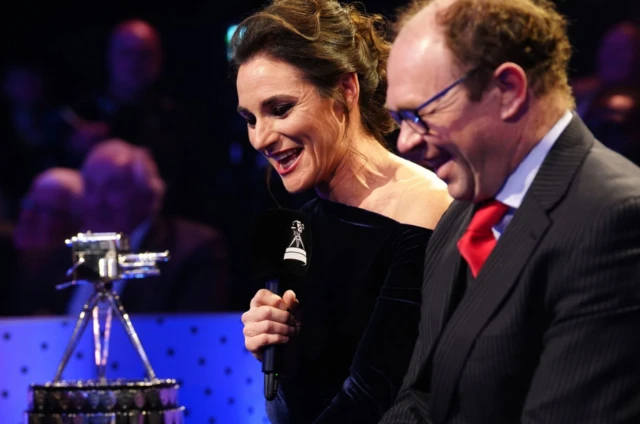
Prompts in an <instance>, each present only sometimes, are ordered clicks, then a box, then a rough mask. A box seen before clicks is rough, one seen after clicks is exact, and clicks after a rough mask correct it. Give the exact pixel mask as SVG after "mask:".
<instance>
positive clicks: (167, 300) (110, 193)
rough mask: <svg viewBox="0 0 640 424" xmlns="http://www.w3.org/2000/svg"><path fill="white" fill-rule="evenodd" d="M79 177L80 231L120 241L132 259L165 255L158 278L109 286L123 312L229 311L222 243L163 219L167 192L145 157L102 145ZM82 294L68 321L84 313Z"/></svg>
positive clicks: (121, 145) (120, 144)
mask: <svg viewBox="0 0 640 424" xmlns="http://www.w3.org/2000/svg"><path fill="white" fill-rule="evenodd" d="M82 176H83V179H84V183H85V194H84V199H83V211H84V227H85V228H84V229H85V230H87V231H92V232H122V233H125V234H126V235H127V236H129V242H130V249H131V251H132V252H163V251H165V250H169V253H170V257H171V258H170V260H169V261H168V262H167V263H161V264H159V268H160V272H161V275H160V277H151V278H148V279H146V280H142V281H126V282H125V283H123V284H119V283H118V284H116V285H115V286H114V287H115V289H116V291H118V292H119V293H121V298H122V302H123V304H124V306H125V308H126V309H127V311H128V312H130V313H133V312H144V313H163V312H207V311H219V310H224V309H226V308H227V298H226V291H227V289H228V287H227V285H228V278H229V275H228V268H227V267H228V264H227V249H226V243H225V242H224V240H223V238H222V236H221V235H220V234H219V233H218V232H217V231H216V230H214V229H213V228H210V227H208V226H205V225H203V224H200V223H195V222H191V221H187V220H184V219H179V218H171V217H168V216H164V215H163V214H161V208H162V202H163V198H164V192H165V184H164V181H163V180H162V178H161V177H160V175H159V172H158V169H157V166H156V164H155V162H154V160H153V158H152V157H151V155H150V154H149V153H148V151H147V150H146V149H143V148H140V147H137V146H133V145H131V144H129V143H126V142H125V141H122V140H117V139H114V140H108V141H105V142H102V143H100V144H98V145H97V146H96V147H94V148H93V149H92V150H91V152H90V153H89V155H88V156H87V159H86V160H85V163H84V164H83V166H82ZM86 287H88V286H80V287H76V289H77V290H75V293H74V296H73V298H72V299H71V301H70V302H69V306H68V312H69V313H72V314H75V313H79V312H80V310H81V309H82V305H83V304H84V302H85V301H86V300H87V299H88V297H89V294H90V293H88V292H87V291H86V290H84V289H85V288H86ZM89 291H90V290H89Z"/></svg>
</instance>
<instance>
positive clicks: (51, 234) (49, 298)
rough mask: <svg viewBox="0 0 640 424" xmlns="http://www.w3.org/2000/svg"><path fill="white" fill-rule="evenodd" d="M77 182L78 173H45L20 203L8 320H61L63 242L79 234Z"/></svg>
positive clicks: (67, 258)
mask: <svg viewBox="0 0 640 424" xmlns="http://www.w3.org/2000/svg"><path fill="white" fill-rule="evenodd" d="M82 195H83V182H82V176H81V175H80V172H78V171H77V170H74V169H67V168H59V167H55V168H49V169H48V170H46V171H43V172H42V173H40V174H39V175H37V176H36V178H35V179H34V180H33V182H32V184H31V187H30V188H29V191H28V193H27V195H26V196H25V197H24V198H23V200H22V202H21V207H20V212H19V218H18V221H17V224H16V226H15V229H14V231H13V246H12V249H11V251H10V254H9V257H11V258H12V259H11V260H10V261H8V262H10V263H11V270H10V272H9V275H10V277H8V278H7V275H6V274H5V275H3V277H5V278H6V281H10V283H9V284H10V287H9V299H10V301H9V302H8V305H7V308H6V310H5V311H4V313H5V314H8V315H42V314H45V315H50V314H63V313H64V312H65V303H66V300H67V298H68V293H67V292H65V291H58V290H56V288H55V286H56V285H57V284H60V283H63V282H65V281H66V279H67V277H66V271H67V270H68V269H69V267H71V265H72V263H71V250H70V249H69V248H68V247H67V246H66V244H65V239H67V238H69V237H71V236H73V235H74V234H76V233H77V232H78V231H79V230H80V228H81V227H80V223H81V216H82V213H81V212H82V210H81V201H82Z"/></svg>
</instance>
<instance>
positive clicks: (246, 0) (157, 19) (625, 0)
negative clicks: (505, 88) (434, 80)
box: [0, 0, 640, 161]
mask: <svg viewBox="0 0 640 424" xmlns="http://www.w3.org/2000/svg"><path fill="white" fill-rule="evenodd" d="M362 3H363V4H364V5H365V7H366V9H367V10H368V11H370V12H378V13H383V14H385V15H386V16H393V11H394V10H395V8H396V7H397V6H399V5H402V4H404V1H401V0H367V1H364V2H362ZM634 3H635V4H634ZM638 3H640V2H639V1H637V0H635V1H632V0H610V1H603V0H559V1H558V2H557V4H558V8H559V9H560V10H561V11H562V12H563V13H564V14H565V15H566V16H568V17H569V20H570V36H571V40H572V43H573V45H574V47H575V53H574V58H573V61H572V63H571V73H572V76H576V75H583V74H586V73H589V72H590V71H591V69H592V62H593V57H594V52H595V50H596V47H597V42H598V39H599V38H600V36H601V35H602V33H603V32H604V31H605V30H606V29H607V28H608V27H609V26H611V25H612V24H613V23H615V22H617V21H619V20H622V19H625V18H631V17H636V18H637V17H638V11H640V6H638ZM262 4H263V2H262V1H257V0H232V1H229V0H226V1H224V0H223V1H214V0H209V1H197V0H175V1H170V2H168V1H148V0H147V1H141V0H137V1H135V0H134V1H111V2H103V1H98V2H92V1H78V0H72V1H60V2H46V3H38V2H36V1H33V0H27V1H22V2H11V3H4V5H3V9H4V11H3V13H2V17H1V18H0V27H1V30H2V35H1V36H2V40H3V42H2V50H3V51H2V56H1V57H2V59H3V60H6V59H9V58H11V57H15V56H18V57H20V56H31V57H38V58H39V59H40V60H41V61H42V62H43V63H44V65H45V66H46V69H47V77H48V78H49V83H50V84H51V87H52V88H53V90H52V93H51V94H52V95H53V96H54V99H55V100H57V101H58V102H66V101H68V100H70V99H72V98H74V97H75V96H77V95H78V94H79V93H82V92H83V91H86V90H87V89H91V88H93V87H100V86H101V85H102V82H103V81H104V47H105V40H106V37H107V34H108V31H109V29H110V28H111V27H112V26H113V25H115V24H116V23H117V22H118V21H120V20H122V19H125V18H131V17H139V18H143V19H146V20H148V21H149V22H150V23H152V24H153V25H155V26H157V28H158V29H159V31H160V33H161V35H162V38H163V43H164V47H165V52H166V65H165V71H164V85H165V87H166V88H167V89H168V90H169V92H171V93H172V94H173V95H175V96H176V97H177V99H178V100H179V101H180V103H181V104H182V105H183V106H186V107H188V108H189V109H190V110H191V113H192V114H193V116H194V118H196V119H198V122H199V123H200V124H201V125H203V126H204V127H206V129H207V130H208V134H209V136H208V137H207V138H209V137H210V139H209V140H204V142H205V145H206V146H207V147H208V148H210V152H211V154H212V155H216V157H217V159H218V160H222V161H224V160H227V156H228V154H227V153H226V152H227V150H228V149H227V146H228V145H229V143H230V142H232V141H234V139H237V138H240V139H241V140H235V141H242V142H244V139H242V137H243V136H244V128H243V127H242V125H240V128H235V125H233V124H230V123H233V122H237V121H236V120H235V119H233V120H230V117H233V116H234V115H235V103H236V100H235V92H234V91H235V87H234V83H233V81H232V80H231V79H230V78H229V76H228V69H227V62H226V47H225V33H226V30H227V27H228V26H229V25H231V24H234V23H237V22H238V21H240V20H241V19H242V17H244V16H245V15H246V14H248V13H250V12H251V11H252V10H255V9H256V8H258V7H260V5H262ZM238 130H239V131H238ZM218 155H222V156H224V159H223V158H222V157H219V156H218Z"/></svg>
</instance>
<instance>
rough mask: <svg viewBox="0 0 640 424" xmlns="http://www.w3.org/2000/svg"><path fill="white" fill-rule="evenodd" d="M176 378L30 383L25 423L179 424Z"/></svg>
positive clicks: (181, 416)
mask: <svg viewBox="0 0 640 424" xmlns="http://www.w3.org/2000/svg"><path fill="white" fill-rule="evenodd" d="M178 389H179V385H178V383H177V382H176V381H175V380H159V379H154V380H144V381H134V380H106V381H98V380H78V381H59V382H54V383H46V384H32V385H31V386H30V387H29V409H28V410H27V411H26V412H25V421H24V424H182V423H183V410H184V408H183V407H182V406H180V405H179V404H178Z"/></svg>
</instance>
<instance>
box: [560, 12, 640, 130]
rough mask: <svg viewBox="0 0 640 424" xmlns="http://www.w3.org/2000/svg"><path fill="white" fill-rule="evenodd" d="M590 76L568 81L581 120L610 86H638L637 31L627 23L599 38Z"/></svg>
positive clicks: (639, 31)
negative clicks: (601, 92) (596, 98)
mask: <svg viewBox="0 0 640 424" xmlns="http://www.w3.org/2000/svg"><path fill="white" fill-rule="evenodd" d="M595 65H596V71H595V74H593V75H588V76H585V77H582V78H576V79H575V80H574V81H572V83H571V85H572V90H573V95H574V97H575V99H576V110H577V112H578V114H579V115H580V116H581V117H584V116H585V113H586V111H587V110H588V109H589V106H590V104H591V102H592V101H593V99H594V98H595V97H596V96H597V95H598V93H599V92H600V91H603V90H606V89H607V88H609V87H613V86H632V85H640V27H639V26H638V24H636V23H634V22H631V21H623V22H620V23H618V24H616V25H614V26H612V27H611V28H610V29H609V30H608V31H607V32H606V33H605V34H604V36H603V37H602V39H601V42H600V45H599V46H598V51H597V54H596V63H595Z"/></svg>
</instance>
